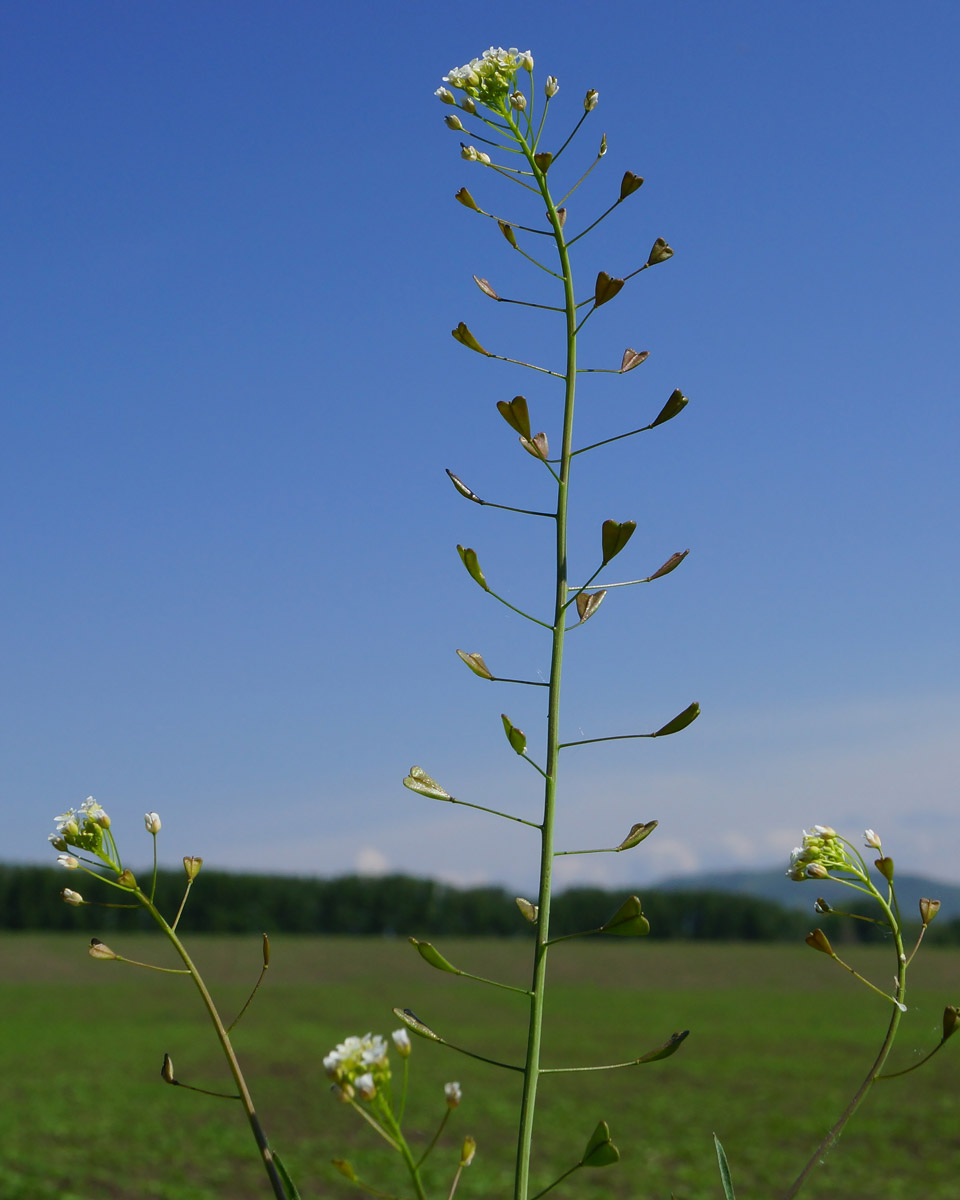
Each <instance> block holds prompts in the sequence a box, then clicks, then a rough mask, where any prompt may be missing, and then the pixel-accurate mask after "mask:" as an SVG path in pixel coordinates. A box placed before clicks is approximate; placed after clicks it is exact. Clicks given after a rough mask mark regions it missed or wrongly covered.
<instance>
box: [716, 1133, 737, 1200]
mask: <svg viewBox="0 0 960 1200" xmlns="http://www.w3.org/2000/svg"><path fill="white" fill-rule="evenodd" d="M713 1144H714V1145H715V1146H716V1148H717V1162H718V1163H719V1165H720V1182H721V1183H722V1184H723V1196H724V1200H737V1198H736V1196H735V1195H734V1194H733V1180H732V1179H731V1178H730V1167H729V1165H728V1164H727V1156H726V1155H725V1154H724V1152H723V1147H722V1146H721V1145H720V1139H719V1138H718V1137H717V1135H716V1134H714V1135H713Z"/></svg>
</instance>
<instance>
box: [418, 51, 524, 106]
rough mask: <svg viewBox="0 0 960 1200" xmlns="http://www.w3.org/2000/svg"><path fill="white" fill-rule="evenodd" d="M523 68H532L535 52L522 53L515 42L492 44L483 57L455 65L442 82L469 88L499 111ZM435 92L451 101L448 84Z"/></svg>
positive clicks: (471, 93) (445, 100)
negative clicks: (505, 44)
mask: <svg viewBox="0 0 960 1200" xmlns="http://www.w3.org/2000/svg"><path fill="white" fill-rule="evenodd" d="M521 68H523V70H525V71H532V70H533V55H532V54H531V53H530V51H529V50H524V51H523V52H522V53H521V52H520V51H519V50H518V49H517V48H516V46H511V48H510V49H509V50H504V48H503V47H502V46H491V47H490V49H489V50H484V52H483V55H482V56H481V57H480V58H473V59H471V60H470V62H468V63H465V64H464V65H463V66H462V67H453V68H452V69H451V71H450V73H449V74H448V75H444V77H443V82H444V83H449V84H450V87H452V88H459V89H460V90H461V91H464V92H466V93H467V95H468V96H471V97H473V98H474V99H476V100H479V101H480V103H481V104H483V105H485V106H486V107H487V108H492V109H494V110H495V111H499V110H500V109H502V108H503V105H504V99H505V98H506V95H507V93H508V92H509V91H510V89H511V88H512V87H513V81H514V79H515V78H516V75H517V72H518V71H519V70H520V69H521ZM434 95H436V96H439V97H440V99H441V100H442V101H443V102H444V103H445V104H449V103H450V100H448V99H447V97H448V96H449V95H450V92H449V91H448V90H447V89H446V88H438V89H437V91H436V92H435V93H434Z"/></svg>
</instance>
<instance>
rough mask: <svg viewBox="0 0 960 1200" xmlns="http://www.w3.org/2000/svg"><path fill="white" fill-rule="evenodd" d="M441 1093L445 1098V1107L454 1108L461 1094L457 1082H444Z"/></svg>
mask: <svg viewBox="0 0 960 1200" xmlns="http://www.w3.org/2000/svg"><path fill="white" fill-rule="evenodd" d="M443 1093H444V1095H445V1096H446V1098H447V1108H456V1107H457V1106H458V1105H459V1103H460V1100H461V1098H462V1096H463V1093H462V1092H461V1090H460V1084H459V1083H445V1084H444V1085H443Z"/></svg>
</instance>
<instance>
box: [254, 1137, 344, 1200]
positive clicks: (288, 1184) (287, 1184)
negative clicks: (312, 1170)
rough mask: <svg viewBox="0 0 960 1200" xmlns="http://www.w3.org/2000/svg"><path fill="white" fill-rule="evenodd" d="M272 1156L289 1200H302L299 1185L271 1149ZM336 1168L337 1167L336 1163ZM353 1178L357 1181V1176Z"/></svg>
mask: <svg viewBox="0 0 960 1200" xmlns="http://www.w3.org/2000/svg"><path fill="white" fill-rule="evenodd" d="M270 1154H271V1157H272V1158H273V1162H274V1166H275V1167H276V1168H277V1174H278V1175H279V1176H280V1182H281V1183H282V1184H283V1190H284V1191H285V1192H286V1193H287V1200H302V1198H301V1196H300V1193H299V1192H298V1191H297V1185H296V1184H295V1183H294V1182H293V1180H292V1179H291V1178H290V1172H289V1171H288V1170H287V1168H286V1167H285V1166H284V1165H283V1161H282V1159H281V1158H280V1155H279V1154H278V1153H277V1152H276V1150H273V1149H271V1151H270ZM334 1166H336V1162H335V1163H334ZM344 1166H347V1167H350V1164H349V1163H344ZM337 1170H338V1171H339V1170H340V1168H339V1167H337ZM350 1170H351V1171H352V1170H353V1168H352V1167H350ZM341 1174H344V1175H345V1174H346V1172H345V1171H343V1172H341ZM353 1178H354V1179H356V1175H354V1177H353Z"/></svg>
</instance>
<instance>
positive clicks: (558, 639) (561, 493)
mask: <svg viewBox="0 0 960 1200" xmlns="http://www.w3.org/2000/svg"><path fill="white" fill-rule="evenodd" d="M506 115H507V119H508V121H510V124H511V126H512V127H513V130H514V133H515V134H516V136H517V138H518V140H522V139H521V135H520V131H519V129H518V128H517V126H516V123H515V122H514V121H513V119H512V117H511V116H510V114H509V113H507V114H506ZM523 146H524V150H525V153H526V155H527V160H528V162H529V163H530V166H531V167H532V168H533V172H534V175H535V176H536V180H537V184H538V185H539V187H540V192H541V194H542V195H543V199H544V201H545V203H546V205H547V215H548V217H549V219H550V224H551V225H552V226H553V235H554V238H555V240H556V244H557V251H558V254H559V256H560V267H561V270H562V273H563V292H564V301H565V315H566V331H567V356H566V372H565V375H564V407H563V440H562V448H561V453H560V471H559V478H558V482H557V513H556V520H557V537H556V591H555V603H554V623H553V633H552V641H553V646H552V653H551V657H550V685H549V686H550V692H549V701H548V709H547V751H546V768H545V771H544V792H543V824H542V826H541V836H540V893H539V899H538V904H539V918H538V921H537V941H536V948H535V950H534V963H533V980H532V983H531V991H532V993H533V994H532V996H531V998H530V1024H529V1032H528V1037H527V1055H526V1061H525V1064H524V1076H523V1098H522V1100H521V1107H520V1128H519V1133H518V1138H517V1164H516V1174H515V1179H514V1197H515V1200H527V1196H528V1194H529V1189H530V1150H531V1146H532V1142H533V1122H534V1114H535V1111H536V1102H537V1084H538V1082H539V1076H540V1035H541V1028H542V1025H543V1005H544V992H545V987H546V976H547V951H548V943H549V940H550V900H551V886H552V869H553V857H554V855H553V830H554V813H555V808H556V795H557V769H558V766H559V758H560V680H561V674H562V671H563V638H564V631H565V623H566V617H565V610H566V602H567V505H568V501H569V482H570V458H571V455H570V451H571V447H572V445H573V407H574V399H575V394H576V384H577V338H576V324H577V319H576V312H577V307H576V300H575V297H574V290H573V274H572V272H571V269H570V256H569V253H568V251H567V246H566V242H565V241H564V237H563V227H562V224H561V221H560V218H559V216H558V215H557V209H556V206H555V204H554V202H553V198H552V196H551V195H550V188H549V186H548V185H547V180H546V176H545V175H544V173H543V172H542V171H541V170H540V168H539V167H538V166H537V163H536V161H535V159H534V156H533V151H532V150H531V149H530V147H529V146H528V145H527V143H526V141H525V140H523Z"/></svg>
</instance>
